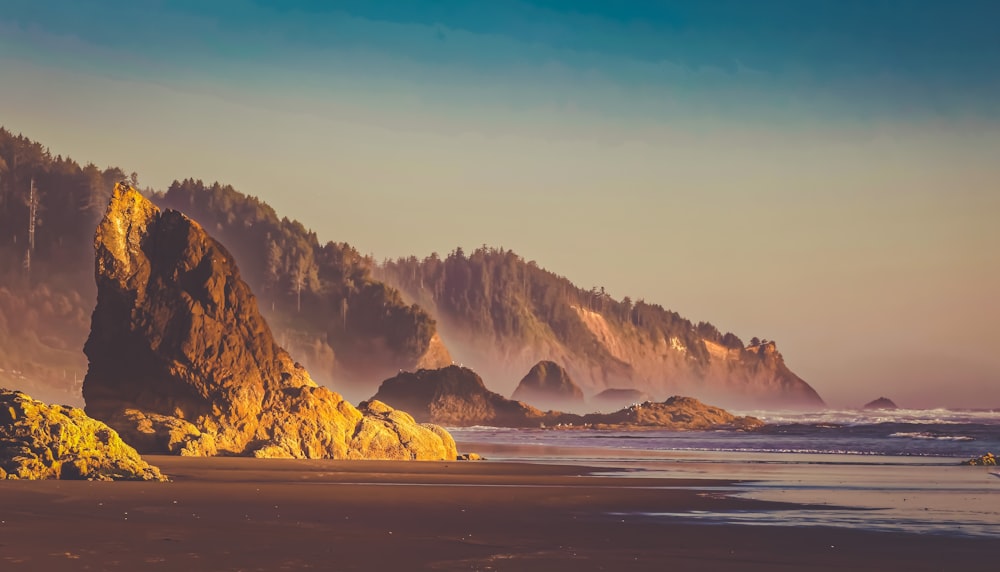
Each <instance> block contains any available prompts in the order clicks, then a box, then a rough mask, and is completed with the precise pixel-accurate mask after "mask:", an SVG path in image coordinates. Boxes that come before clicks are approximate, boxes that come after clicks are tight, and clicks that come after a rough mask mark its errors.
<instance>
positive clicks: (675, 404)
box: [362, 366, 764, 430]
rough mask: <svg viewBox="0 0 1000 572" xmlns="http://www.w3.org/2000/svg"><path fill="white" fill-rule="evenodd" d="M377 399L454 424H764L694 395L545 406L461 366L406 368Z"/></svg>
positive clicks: (704, 426) (671, 426)
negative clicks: (582, 406) (594, 406)
mask: <svg viewBox="0 0 1000 572" xmlns="http://www.w3.org/2000/svg"><path fill="white" fill-rule="evenodd" d="M372 399H374V400H379V401H384V402H385V403H389V404H391V405H393V406H395V407H399V408H401V409H406V410H408V411H411V412H412V413H413V416H414V417H415V418H416V419H417V420H419V421H428V422H431V423H439V424H441V425H449V426H453V427H470V426H474V425H485V426H493V427H543V426H544V427H555V426H562V427H575V428H594V429H674V430H690V429H743V430H751V429H756V428H758V427H761V426H763V425H764V423H763V422H761V421H760V420H759V419H756V418H754V417H737V416H735V415H732V414H730V413H729V412H727V411H725V410H723V409H720V408H718V407H712V406H710V405H705V404H703V403H701V402H700V401H698V400H697V399H693V398H690V397H671V398H670V399H668V400H666V401H664V402H663V403H653V402H649V401H647V402H645V403H642V404H637V405H632V406H630V407H627V408H625V409H622V410H619V411H616V412H614V413H590V414H587V415H575V414H572V413H562V412H559V411H540V410H538V409H536V408H534V407H532V406H530V405H527V404H526V403H522V402H520V401H513V400H511V399H507V398H505V397H503V396H502V395H500V394H498V393H494V392H492V391H490V390H489V389H487V388H486V385H485V384H484V383H483V380H482V379H481V378H480V377H479V375H477V374H476V372H474V371H472V370H471V369H468V368H464V367H459V366H449V367H445V368H441V369H434V370H427V369H422V370H419V371H417V372H416V373H411V372H401V373H400V374H399V375H397V376H396V377H393V378H391V379H387V380H385V381H384V382H382V386H381V387H379V390H378V393H376V394H375V396H374V397H373V398H372ZM362 405H364V404H362Z"/></svg>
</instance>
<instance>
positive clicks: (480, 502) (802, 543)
mask: <svg viewBox="0 0 1000 572" xmlns="http://www.w3.org/2000/svg"><path fill="white" fill-rule="evenodd" d="M150 461H151V462H153V463H154V464H157V465H159V466H160V467H161V468H162V469H163V470H164V471H165V472H166V473H167V474H169V475H170V476H171V477H172V478H173V479H174V482H171V483H126V482H119V483H90V482H69V481H64V482H56V481H49V482H18V481H6V482H0V520H2V521H3V522H2V523H0V570H2V571H16V570H183V571H189V572H194V571H199V570H213V571H214V570H267V571H270V570H301V569H312V570H418V569H426V570H545V571H558V570H574V571H577V570H612V571H615V570H805V569H809V570H959V569H961V570H995V569H996V564H995V563H996V562H997V560H996V559H997V558H1000V553H998V550H1000V542H998V541H997V540H994V539H971V538H955V537H945V536H930V535H907V534H893V533H876V532H866V531H860V530H849V529H833V528H787V527H771V526H730V525H691V524H683V523H680V522H678V521H676V520H673V521H672V520H670V519H667V518H650V517H644V516H642V515H641V514H640V513H643V512H682V511H687V510H723V511H729V510H734V509H747V510H753V509H767V508H780V506H781V505H775V504H772V503H762V502H757V501H748V500H737V499H729V498H723V497H721V496H720V495H719V493H718V492H714V493H713V492H709V493H706V492H705V491H704V490H695V489H692V488H683V487H714V486H724V485H725V484H726V483H724V482H721V481H706V480H699V481H683V480H676V479H651V478H635V477H622V478H618V477H598V476H586V474H587V470H586V469H583V468H580V467H572V466H551V465H537V464H518V463H497V462H489V461H487V462H478V463H469V462H465V463H463V462H449V463H421V462H409V463H407V462H379V461H367V462H358V461H355V462H343V461H283V460H255V459H190V458H180V457H150ZM826 508H829V507H826Z"/></svg>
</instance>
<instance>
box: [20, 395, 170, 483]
mask: <svg viewBox="0 0 1000 572" xmlns="http://www.w3.org/2000/svg"><path fill="white" fill-rule="evenodd" d="M0 479H88V480H100V481H111V480H130V481H164V480H166V478H165V477H164V476H163V475H162V474H161V473H160V470H159V469H158V468H156V467H154V466H152V465H150V464H148V463H146V462H145V461H143V460H142V459H141V458H140V457H139V453H137V452H136V450H135V449H133V448H132V447H130V446H129V445H127V444H125V442H124V441H122V439H121V438H120V437H119V436H118V434H117V433H115V431H114V430H113V429H111V428H110V427H108V426H107V425H105V424H104V423H101V422H100V421H97V420H95V419H91V418H90V417H88V416H87V415H86V413H84V412H83V410H82V409H78V408H76V407H66V406H62V405H46V404H44V403H42V402H41V401H36V400H34V399H32V398H31V397H28V396H27V395H25V394H23V393H21V392H20V391H8V390H6V389H3V390H0Z"/></svg>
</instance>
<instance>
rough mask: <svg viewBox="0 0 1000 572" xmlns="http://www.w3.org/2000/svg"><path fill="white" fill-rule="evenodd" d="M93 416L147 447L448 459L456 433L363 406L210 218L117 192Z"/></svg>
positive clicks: (90, 394) (94, 335) (91, 395)
mask: <svg viewBox="0 0 1000 572" xmlns="http://www.w3.org/2000/svg"><path fill="white" fill-rule="evenodd" d="M94 246H95V251H96V264H95V266H96V268H95V276H96V280H97V306H96V307H95V309H94V313H93V316H92V320H91V324H92V325H91V332H90V337H89V338H88V339H87V343H86V345H85V346H84V352H85V353H86V354H87V357H88V358H89V360H90V365H89V369H88V371H87V375H86V377H85V379H84V382H83V396H84V399H85V401H86V403H87V413H89V414H90V415H92V416H94V417H96V418H98V419H101V420H104V421H106V422H107V423H108V424H109V425H111V426H112V427H114V428H115V429H116V430H118V431H119V432H120V433H121V434H122V435H123V436H124V437H125V438H127V439H130V440H131V441H132V442H133V443H134V444H135V445H136V446H137V447H139V448H140V449H141V450H143V451H150V452H158V453H170V454H179V455H216V454H219V455H248V456H257V457H291V458H337V459H348V458H374V459H440V460H451V459H454V458H455V456H456V455H457V451H455V448H454V441H453V440H452V439H451V437H450V436H448V435H447V433H446V432H445V431H443V430H436V429H432V428H428V427H425V426H422V425H420V424H418V423H416V422H414V421H413V419H412V417H410V416H408V415H406V414H403V413H402V412H395V413H394V412H392V411H391V408H387V409H389V411H385V410H379V411H373V410H358V409H357V408H355V407H354V406H353V405H351V404H350V403H348V402H347V401H346V400H344V399H343V398H342V397H341V396H340V395H339V394H338V393H336V392H334V391H331V390H329V389H327V388H325V387H319V386H318V385H317V384H316V383H315V382H314V381H313V380H312V378H311V377H310V376H309V373H308V372H307V371H306V370H305V369H304V368H303V367H302V366H301V365H299V364H298V363H296V362H294V361H293V360H292V358H291V357H290V356H289V355H288V353H287V352H286V351H285V350H284V349H283V348H281V347H280V346H278V344H277V343H276V342H275V340H274V338H273V336H272V335H271V330H270V328H269V327H268V324H267V323H266V322H265V321H264V319H263V318H262V317H261V315H260V313H259V311H258V308H257V301H256V299H255V298H254V296H253V294H252V293H251V292H250V288H249V287H248V286H247V285H246V283H245V282H244V281H243V280H242V278H241V277H240V273H239V270H238V269H237V267H236V264H235V262H234V261H233V257H232V256H231V255H230V254H229V252H228V251H227V250H226V249H225V248H224V247H223V246H222V245H221V244H219V243H218V242H217V241H215V240H214V239H213V238H211V237H210V236H209V235H208V234H207V233H206V232H205V231H204V230H203V229H202V228H201V226H200V225H198V223H196V222H194V221H192V220H191V219H189V218H187V217H185V216H184V215H183V214H181V213H179V212H177V211H173V210H165V211H162V212H161V211H160V209H158V208H157V207H156V206H154V205H153V204H152V203H151V202H150V201H149V200H148V199H146V198H145V197H143V196H142V195H141V194H140V193H139V192H138V191H136V190H135V189H132V188H130V187H127V186H124V185H117V186H116V187H115V189H114V193H113V194H112V197H111V201H110V203H109V205H108V209H107V212H106V213H105V215H104V218H103V220H102V221H101V222H100V224H99V225H98V228H97V233H96V237H95V242H94Z"/></svg>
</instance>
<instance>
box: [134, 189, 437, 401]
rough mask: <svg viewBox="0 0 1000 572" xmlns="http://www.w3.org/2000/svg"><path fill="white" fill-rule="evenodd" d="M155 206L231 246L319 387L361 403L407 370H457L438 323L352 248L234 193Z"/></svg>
mask: <svg viewBox="0 0 1000 572" xmlns="http://www.w3.org/2000/svg"><path fill="white" fill-rule="evenodd" d="M152 199H153V201H154V202H155V203H156V204H158V205H159V206H161V207H163V208H171V209H176V210H178V211H181V212H183V213H184V214H186V215H187V216H189V217H191V218H193V219H194V220H196V221H198V222H199V223H201V225H202V226H204V227H205V228H206V229H208V230H209V231H210V232H212V233H213V234H214V235H215V236H217V237H218V238H219V240H220V241H221V242H222V243H223V244H225V245H226V247H227V248H228V249H229V251H230V252H232V254H233V256H234V257H235V258H236V261H237V262H238V263H239V265H240V269H241V272H242V273H243V276H244V277H245V279H246V281H247V283H248V284H249V285H250V287H251V288H252V289H253V291H254V292H255V293H256V295H257V296H258V298H259V299H260V300H261V304H260V305H261V311H262V313H263V314H264V316H265V318H267V320H268V322H269V323H270V324H271V325H272V328H273V329H274V331H275V335H276V336H277V337H278V339H279V341H280V343H281V344H282V345H283V346H284V347H286V348H288V350H289V351H290V352H291V353H292V355H294V356H296V359H298V360H300V361H301V362H302V363H303V364H304V365H305V367H306V368H308V369H309V371H310V372H312V374H313V376H314V377H316V378H318V379H319V380H321V381H324V382H334V383H335V385H336V386H337V388H338V390H341V391H344V392H345V393H348V394H350V395H351V397H352V398H353V397H357V398H359V399H360V398H361V397H366V396H367V394H368V393H370V390H371V388H372V387H373V386H374V384H375V383H377V381H378V380H380V379H384V378H385V377H388V376H389V375H391V374H393V373H395V372H397V371H399V370H400V369H417V368H421V367H430V368H433V367H441V366H444V365H448V364H450V363H451V356H450V354H449V353H448V350H447V349H446V348H445V346H444V345H443V344H442V343H441V341H440V338H439V337H438V336H437V328H436V324H435V321H434V320H433V319H432V318H431V316H429V315H428V314H427V312H425V311H424V310H423V309H421V308H420V307H419V306H417V305H415V304H407V303H405V302H404V301H403V298H402V296H401V295H400V293H399V292H398V291H397V290H396V289H394V288H391V287H388V286H386V285H385V284H384V283H382V282H380V281H378V280H375V279H373V278H372V276H371V273H370V270H369V269H370V267H371V261H370V260H369V259H368V258H366V257H364V256H362V255H361V254H360V253H359V252H358V251H357V250H356V249H355V248H353V247H352V246H351V245H349V244H347V243H344V242H340V243H337V242H332V241H331V242H327V243H326V244H320V242H319V240H318V238H317V236H316V233H315V232H313V231H310V230H307V229H306V228H305V227H304V226H303V225H302V224H301V223H299V222H298V221H292V220H289V219H287V218H281V219H279V218H278V215H277V213H275V211H274V209H272V208H271V207H270V206H269V205H267V204H266V203H264V202H262V201H260V200H259V199H257V198H256V197H250V196H247V195H244V194H243V193H240V192H238V191H236V190H235V189H233V188H232V187H231V186H228V185H220V184H219V183H215V184H212V185H206V184H204V183H202V182H201V181H193V180H190V179H187V180H184V181H181V182H178V181H175V182H174V183H173V184H172V185H171V186H170V188H169V189H167V191H166V192H165V193H162V194H159V193H158V194H154V195H153V196H152Z"/></svg>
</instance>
